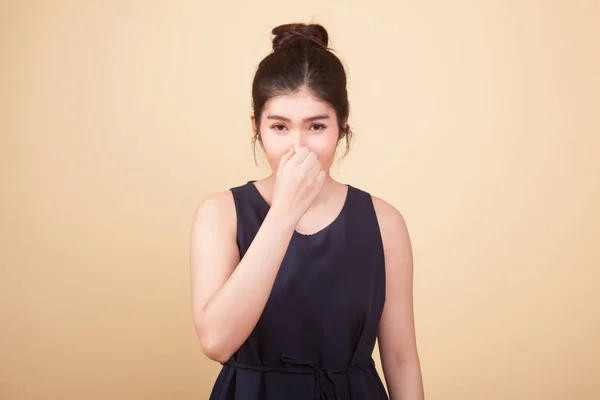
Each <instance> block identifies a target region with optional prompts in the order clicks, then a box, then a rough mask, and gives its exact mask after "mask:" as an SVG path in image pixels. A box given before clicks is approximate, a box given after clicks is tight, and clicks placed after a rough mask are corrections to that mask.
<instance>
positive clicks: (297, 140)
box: [292, 131, 304, 151]
mask: <svg viewBox="0 0 600 400" xmlns="http://www.w3.org/2000/svg"><path fill="white" fill-rule="evenodd" d="M292 145H293V146H294V151H298V150H300V148H301V147H303V146H304V135H302V132H298V131H294V132H293V133H292Z"/></svg>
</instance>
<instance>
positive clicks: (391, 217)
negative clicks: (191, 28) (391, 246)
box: [372, 196, 408, 241]
mask: <svg viewBox="0 0 600 400" xmlns="http://www.w3.org/2000/svg"><path fill="white" fill-rule="evenodd" d="M372 199H373V207H374V208H375V214H376V215H377V221H378V222H379V228H380V230H381V234H382V236H383V239H384V241H387V239H392V240H394V241H395V240H396V239H402V238H405V237H408V228H407V226H406V221H405V219H404V216H403V215H402V213H401V212H400V211H399V210H398V209H397V208H396V207H394V206H393V205H391V204H390V203H388V202H387V201H385V200H383V199H381V198H379V197H375V196H372Z"/></svg>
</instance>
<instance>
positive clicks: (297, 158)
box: [290, 147, 310, 165]
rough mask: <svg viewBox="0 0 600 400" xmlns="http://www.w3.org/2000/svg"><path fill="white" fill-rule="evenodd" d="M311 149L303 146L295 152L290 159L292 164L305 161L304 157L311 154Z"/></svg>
mask: <svg viewBox="0 0 600 400" xmlns="http://www.w3.org/2000/svg"><path fill="white" fill-rule="evenodd" d="M309 153H310V152H309V150H308V149H307V148H306V147H301V148H300V149H299V150H298V151H297V152H296V154H294V156H293V157H292V158H291V159H290V164H294V165H300V164H302V162H303V161H304V159H305V158H306V156H308V154H309Z"/></svg>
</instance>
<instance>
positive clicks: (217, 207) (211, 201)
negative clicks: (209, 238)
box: [193, 190, 236, 230]
mask: <svg viewBox="0 0 600 400" xmlns="http://www.w3.org/2000/svg"><path fill="white" fill-rule="evenodd" d="M235 224H236V212H235V202H234V199H233V193H232V192H231V190H225V191H221V192H217V193H214V194H212V195H210V196H208V197H206V198H204V199H203V200H202V201H201V202H200V204H198V206H197V207H196V210H195V212H194V217H193V225H194V229H195V230H196V229H198V228H200V225H203V226H210V227H211V228H212V229H214V228H217V227H218V226H221V227H227V228H229V229H231V228H235Z"/></svg>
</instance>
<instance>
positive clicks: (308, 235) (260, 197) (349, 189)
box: [247, 180, 353, 238]
mask: <svg viewBox="0 0 600 400" xmlns="http://www.w3.org/2000/svg"><path fill="white" fill-rule="evenodd" d="M255 182H256V180H251V181H248V183H247V185H248V186H250V188H251V190H252V192H254V194H255V195H256V197H257V198H258V200H259V201H260V202H261V203H262V204H263V206H265V208H266V210H267V212H268V211H269V210H270V209H271V205H270V204H269V203H267V201H266V200H265V198H264V197H263V195H262V194H261V193H260V191H259V190H258V188H257V187H256V185H255V184H254V183H255ZM344 186H346V187H347V190H346V197H345V199H344V203H343V205H342V208H341V210H340V212H339V213H338V214H337V215H336V217H335V218H334V219H333V221H331V222H330V223H329V224H327V225H326V226H324V227H323V228H321V229H319V230H318V231H316V232H314V233H300V232H298V231H297V230H296V229H295V228H294V236H298V237H303V238H312V237H316V236H319V235H322V234H323V233H325V232H327V231H328V230H330V229H331V228H332V227H333V226H334V225H336V224H337V223H338V221H339V220H341V219H342V217H343V216H344V214H345V213H346V209H347V208H348V204H349V203H350V196H351V192H352V189H353V188H352V185H350V184H347V183H346V184H344Z"/></svg>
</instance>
